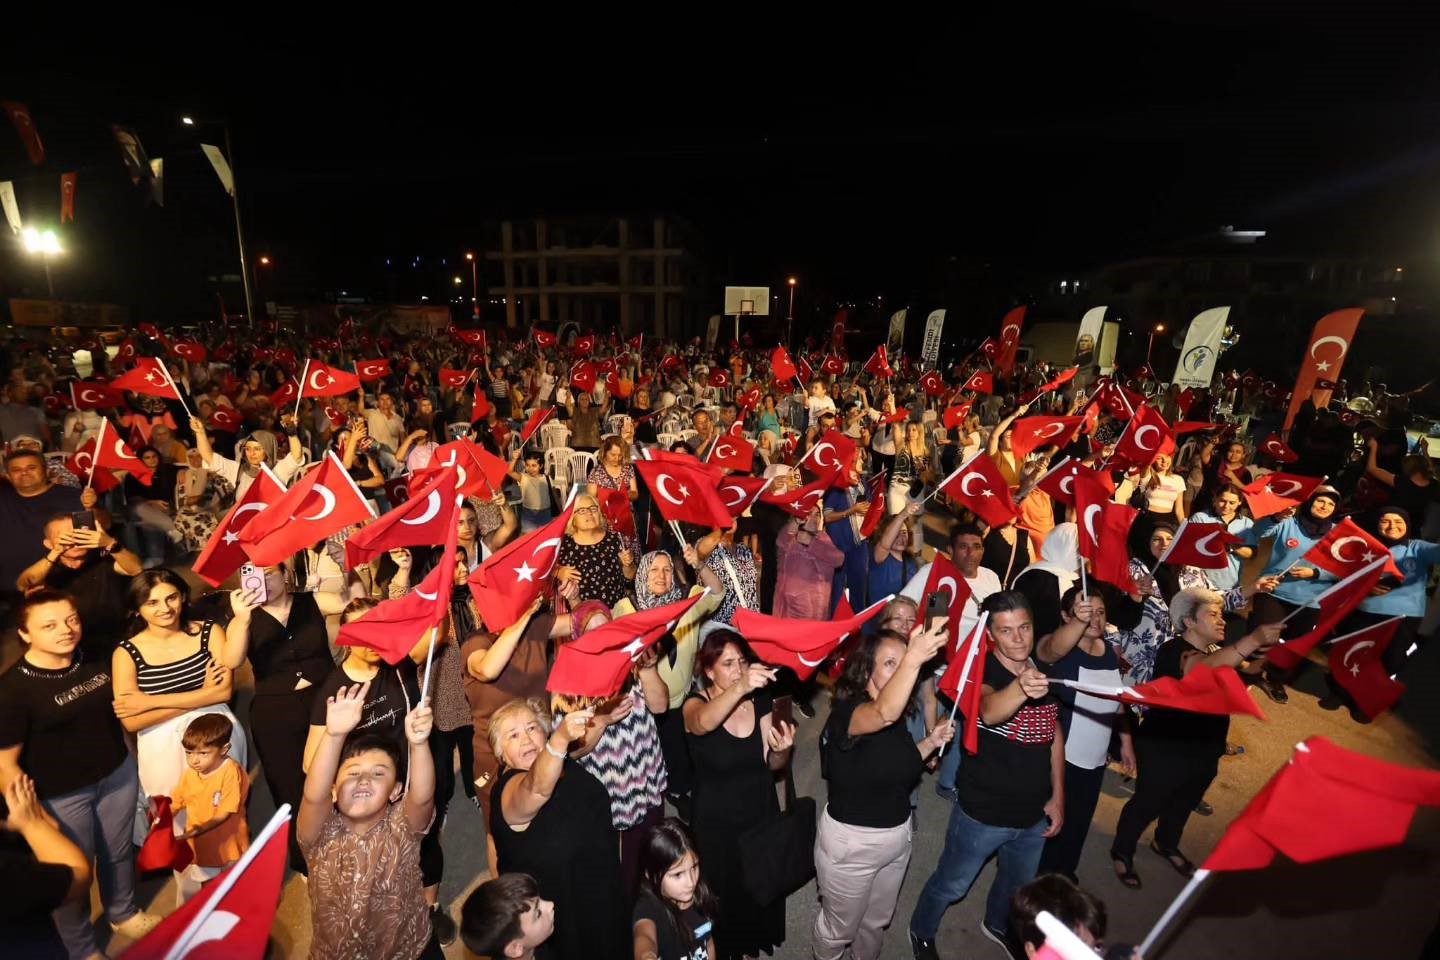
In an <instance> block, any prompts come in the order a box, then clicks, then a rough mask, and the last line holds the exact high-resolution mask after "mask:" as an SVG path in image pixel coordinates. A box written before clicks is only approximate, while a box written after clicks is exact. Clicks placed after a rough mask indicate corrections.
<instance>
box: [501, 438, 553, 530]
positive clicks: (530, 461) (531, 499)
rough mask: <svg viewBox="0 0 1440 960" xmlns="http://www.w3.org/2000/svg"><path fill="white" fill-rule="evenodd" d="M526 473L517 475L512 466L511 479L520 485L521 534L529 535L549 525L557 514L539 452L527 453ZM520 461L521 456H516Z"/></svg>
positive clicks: (513, 464)
mask: <svg viewBox="0 0 1440 960" xmlns="http://www.w3.org/2000/svg"><path fill="white" fill-rule="evenodd" d="M524 456H525V472H524V473H517V472H516V471H515V469H514V467H515V463H514V462H513V461H512V462H511V464H510V467H511V469H510V479H512V480H514V481H515V482H516V483H517V484H519V485H520V532H521V533H529V532H530V531H531V530H538V529H540V528H541V527H543V526H545V524H547V523H549V522H550V520H551V517H552V516H553V515H554V513H555V506H554V500H553V499H552V497H551V494H550V478H549V477H547V476H545V461H544V458H543V456H542V454H540V452H539V451H536V450H528V451H526V452H525V455H524ZM515 459H516V460H517V461H518V460H519V459H520V454H519V453H516V454H515Z"/></svg>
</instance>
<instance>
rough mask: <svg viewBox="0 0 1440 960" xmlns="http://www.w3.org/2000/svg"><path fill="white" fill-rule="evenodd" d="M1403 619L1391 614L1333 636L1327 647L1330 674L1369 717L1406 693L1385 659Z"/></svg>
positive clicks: (1393, 704)
mask: <svg viewBox="0 0 1440 960" xmlns="http://www.w3.org/2000/svg"><path fill="white" fill-rule="evenodd" d="M1403 619H1404V617H1392V618H1390V619H1389V620H1382V621H1381V622H1380V623H1377V624H1373V625H1371V626H1368V627H1366V628H1365V629H1363V630H1357V631H1355V632H1354V633H1347V634H1345V636H1343V637H1336V638H1335V640H1334V645H1333V646H1331V647H1330V676H1331V677H1332V678H1334V680H1335V682H1336V683H1338V684H1339V685H1340V686H1341V687H1342V688H1344V690H1345V692H1346V693H1348V694H1350V696H1351V697H1352V698H1353V699H1354V700H1355V705H1356V706H1357V707H1359V708H1360V712H1361V713H1363V714H1365V716H1367V717H1369V718H1370V719H1372V720H1373V719H1375V718H1376V717H1378V716H1380V715H1381V714H1382V713H1385V712H1386V711H1387V710H1389V709H1390V708H1391V707H1393V706H1395V704H1396V703H1397V702H1398V701H1399V700H1400V698H1401V696H1403V695H1404V693H1405V685H1404V684H1403V683H1398V682H1396V680H1395V678H1394V677H1392V676H1391V675H1390V671H1389V670H1386V669H1385V661H1384V655H1385V651H1386V650H1388V649H1389V648H1390V644H1392V643H1394V642H1395V631H1396V630H1397V629H1399V627H1400V621H1401V620H1403ZM1362 651H1363V652H1362Z"/></svg>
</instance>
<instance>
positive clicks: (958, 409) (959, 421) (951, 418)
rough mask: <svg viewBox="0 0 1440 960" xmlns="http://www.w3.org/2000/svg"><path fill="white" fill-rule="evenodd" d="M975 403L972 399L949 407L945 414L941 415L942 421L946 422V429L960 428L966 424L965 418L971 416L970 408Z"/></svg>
mask: <svg viewBox="0 0 1440 960" xmlns="http://www.w3.org/2000/svg"><path fill="white" fill-rule="evenodd" d="M973 405H974V404H973V402H972V401H969V400H966V401H965V402H964V403H961V404H956V405H955V406H953V407H949V408H947V409H946V410H945V415H944V416H943V417H941V422H943V423H944V424H945V429H946V430H958V429H959V428H960V427H962V426H964V425H965V420H966V419H967V418H968V417H969V416H970V408H971V407H972V406H973Z"/></svg>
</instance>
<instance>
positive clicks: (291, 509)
mask: <svg viewBox="0 0 1440 960" xmlns="http://www.w3.org/2000/svg"><path fill="white" fill-rule="evenodd" d="M374 516H375V514H374V513H373V512H372V511H371V508H370V502H369V501H368V500H366V499H365V497H364V495H362V494H361V493H360V488H359V487H357V486H356V485H355V481H354V480H352V479H350V473H349V471H347V470H346V469H345V467H344V465H343V464H341V462H340V458H339V457H337V456H336V455H335V453H334V451H331V452H329V453H327V454H326V456H325V459H324V460H322V461H320V465H319V466H318V467H315V468H314V469H312V470H311V471H310V472H309V473H307V474H305V476H304V477H303V478H301V480H300V481H299V482H298V483H296V484H295V485H294V486H293V487H291V488H290V489H289V490H287V491H285V494H284V496H282V497H281V498H280V499H279V500H277V501H276V502H275V503H274V504H272V505H271V506H270V507H268V508H266V509H265V510H263V511H261V512H260V513H259V514H258V515H257V516H256V517H255V519H253V520H251V521H250V522H249V523H248V524H246V525H245V529H244V530H242V531H240V544H241V546H242V547H243V548H244V550H245V553H246V554H247V555H248V556H249V557H250V560H251V562H253V563H254V564H255V565H256V566H261V567H269V566H274V565H275V564H277V563H279V562H281V561H282V560H285V559H288V558H289V557H291V556H292V555H294V554H296V553H298V552H299V551H301V550H303V549H305V548H306V547H308V546H311V545H312V544H316V543H319V542H320V541H322V540H324V539H325V538H327V537H329V536H330V535H331V534H333V533H338V532H339V531H341V530H343V529H345V528H346V527H348V526H351V525H353V524H357V523H363V522H365V521H366V520H370V519H372V518H373V517H374Z"/></svg>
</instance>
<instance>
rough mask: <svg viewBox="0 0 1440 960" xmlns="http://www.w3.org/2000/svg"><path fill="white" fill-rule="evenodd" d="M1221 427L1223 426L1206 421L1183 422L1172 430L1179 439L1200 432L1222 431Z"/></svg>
mask: <svg viewBox="0 0 1440 960" xmlns="http://www.w3.org/2000/svg"><path fill="white" fill-rule="evenodd" d="M1221 426H1222V425H1221V424H1218V423H1210V422H1208V421H1205V420H1181V421H1180V422H1179V423H1177V424H1175V426H1174V427H1172V428H1171V429H1172V430H1173V431H1174V433H1175V436H1177V437H1178V436H1181V435H1183V434H1186V433H1195V432H1197V431H1200V430H1206V431H1209V430H1219V429H1221Z"/></svg>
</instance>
